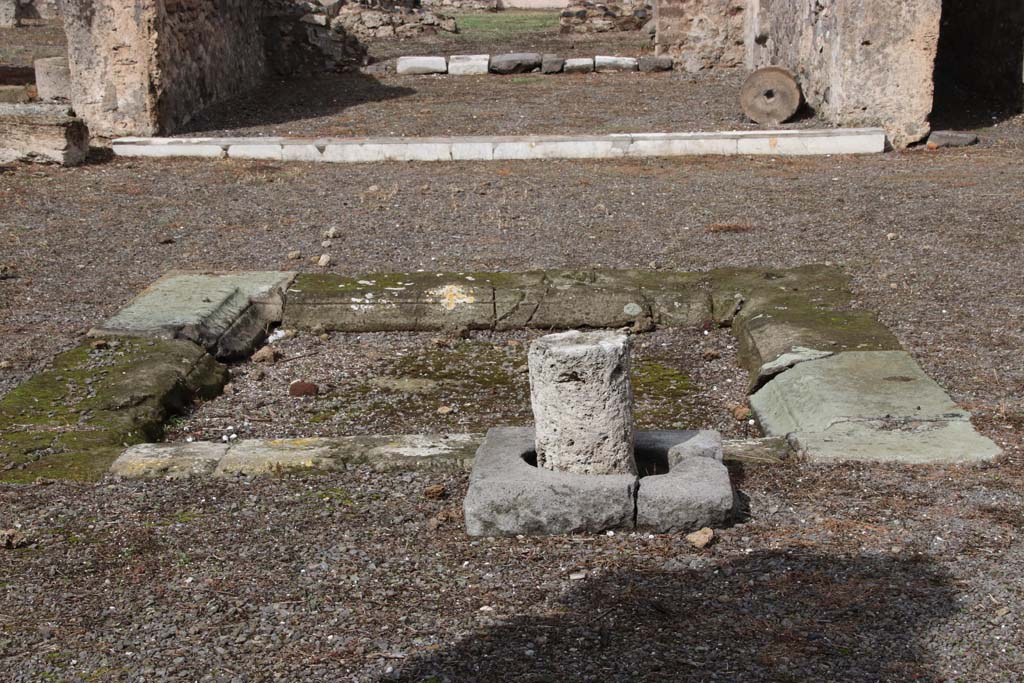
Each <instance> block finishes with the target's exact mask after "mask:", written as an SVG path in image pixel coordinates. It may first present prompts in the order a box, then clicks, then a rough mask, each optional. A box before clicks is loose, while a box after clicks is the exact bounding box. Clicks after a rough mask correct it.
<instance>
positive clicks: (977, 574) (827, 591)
mask: <svg viewBox="0 0 1024 683" xmlns="http://www.w3.org/2000/svg"><path fill="white" fill-rule="evenodd" d="M673 77H675V76H673ZM638 82H639V79H638ZM624 101H627V102H631V103H632V102H635V101H636V99H635V98H629V99H626V100H624ZM631 106H632V105H631ZM618 107H619V108H620V109H621V102H620V103H618ZM634 109H643V106H642V105H637V106H635V107H634ZM437 112H438V113H437V116H436V117H435V121H436V123H435V125H434V128H435V129H437V130H440V129H442V128H443V126H444V125H446V124H445V123H443V122H444V121H445V120H446V118H447V114H446V113H445V112H444V111H443V110H442V109H441V108H438V109H437ZM442 114H444V115H442ZM403 125H404V124H403ZM979 132H980V134H981V136H982V144H981V145H980V146H978V147H974V148H970V149H966V150H948V151H939V152H927V151H923V150H920V151H912V152H904V153H892V154H886V155H881V156H871V157H859V158H851V157H833V158H806V159H774V158H722V159H715V158H707V159H673V160H653V159H652V160H638V161H605V162H517V163H491V164H483V163H480V164H477V163H464V164H453V165H441V164H372V165H360V166H331V165H303V164H274V163H260V162H244V163H239V162H207V161H175V162H134V161H124V160H119V161H111V162H105V163H101V162H97V163H94V164H91V165H88V166H85V167H82V168H78V169H71V170H64V169H54V168H35V167H28V166H17V167H11V168H8V169H4V170H3V171H0V265H3V266H7V269H6V270H2V269H0V271H2V272H3V273H4V276H3V277H0V339H2V340H3V343H2V344H0V394H2V393H4V392H6V391H8V390H10V388H11V387H13V386H14V385H15V384H16V383H18V382H19V381H21V380H23V379H24V378H26V377H27V376H28V375H29V373H31V372H32V371H34V370H37V369H39V368H41V367H43V366H44V365H45V364H46V363H47V361H48V360H49V359H50V358H51V357H52V356H53V355H54V354H55V353H57V352H58V351H60V350H62V349H65V348H67V347H69V346H70V345H72V344H74V343H76V342H77V341H78V340H79V339H80V338H81V336H82V334H83V333H84V331H85V330H86V329H88V328H89V326H91V325H93V324H95V323H96V321H98V320H102V319H103V318H104V317H105V316H108V315H110V314H112V313H113V312H115V311H116V310H117V309H118V308H120V307H121V306H122V305H123V304H124V303H125V302H126V301H127V300H128V299H130V298H131V297H132V296H134V295H135V294H136V293H137V292H138V291H139V290H141V289H142V288H143V287H145V286H146V285H147V284H149V283H150V282H152V280H154V279H155V278H156V277H158V276H160V275H162V274H164V273H166V272H168V271H171V270H174V269H274V268H288V269H293V268H296V267H298V268H299V269H302V270H310V271H315V270H318V269H317V268H315V267H314V266H313V265H311V264H309V263H306V262H295V261H290V260H288V259H287V254H288V252H289V251H291V250H293V249H299V250H301V251H302V252H303V253H305V254H308V255H318V254H319V253H320V252H321V251H323V250H325V251H328V252H329V253H331V255H332V257H333V260H332V265H331V267H330V268H329V270H331V271H335V272H340V273H345V274H358V273H361V272H368V271H388V270H415V269H418V268H424V269H429V270H468V269H474V270H488V269H496V270H526V269H535V268H545V267H573V268H582V267H587V266H605V267H640V268H648V267H658V268H665V269H674V270H707V269H710V268H714V267H720V266H764V267H773V268H782V267H791V266H797V265H802V264H807V263H823V262H828V263H832V264H835V265H836V266H837V267H841V268H843V269H844V270H846V272H848V273H849V274H850V275H851V276H852V285H853V290H854V294H855V296H856V304H857V305H858V306H860V307H863V308H866V309H871V310H874V311H877V312H878V313H879V314H880V316H881V318H882V320H883V322H885V323H886V324H887V325H889V326H890V327H891V328H892V329H893V331H894V332H895V334H896V335H897V337H898V338H899V340H900V341H901V343H902V344H903V345H904V346H905V347H906V348H907V349H908V350H909V351H910V352H911V353H912V354H913V355H914V357H915V358H916V359H917V360H918V362H920V363H921V364H922V366H923V367H924V368H925V370H926V371H927V372H928V373H929V374H930V375H931V376H933V377H935V378H936V379H937V380H938V382H939V383H940V384H941V385H942V386H943V387H944V388H946V389H947V390H948V391H949V392H950V393H951V394H952V395H953V397H954V398H955V399H956V400H957V401H959V402H960V403H962V404H963V405H964V406H965V407H967V408H968V409H970V410H972V411H973V412H974V415H975V420H974V421H975V424H976V426H977V427H978V429H979V430H980V431H981V432H982V433H984V434H985V435H987V436H989V437H991V438H992V439H994V440H995V441H996V442H997V443H999V444H1000V445H1001V446H1002V447H1003V448H1004V449H1005V455H1004V456H1003V457H1002V458H1001V459H1000V460H999V461H998V463H996V464H995V465H992V466H987V467H981V468H958V467H919V468H900V467H889V466H864V465H853V464H844V465H835V466H826V465H811V464H806V463H801V462H791V463H788V464H784V465H776V466H750V465H748V466H745V467H734V469H733V477H734V481H735V482H736V484H737V486H738V487H739V489H740V490H741V491H742V492H743V493H744V494H745V495H747V496H749V497H750V515H751V517H750V519H749V520H748V521H746V522H745V523H743V524H740V525H737V526H734V527H732V528H729V529H726V530H722V531H720V532H719V534H718V535H719V538H718V541H717V542H716V543H714V544H712V545H711V546H710V547H709V548H708V549H705V550H703V551H697V550H696V549H694V548H692V547H691V546H690V545H689V544H688V543H687V542H686V541H685V539H684V538H683V537H682V536H680V535H657V536H654V537H653V538H652V537H649V536H647V535H642V534H637V535H633V534H628V533H627V534H622V533H619V534H615V535H614V536H596V537H569V538H550V539H545V538H522V539H476V540H473V539H469V538H467V537H466V536H465V534H464V531H463V527H462V525H461V499H462V496H463V494H464V493H465V487H466V485H467V477H466V476H464V475H450V476H444V475H436V474H435V475H426V474H379V473H373V472H370V471H367V470H364V469H360V468H355V469H352V470H349V471H346V472H341V473H335V474H330V475H324V476H320V477H310V478H300V477H294V478H293V477H285V478H264V479H259V480H254V481H247V480H238V481H235V480H217V481H194V482H176V483H174V482H154V483H149V484H143V483H115V482H103V483H100V484H98V485H74V484H68V483H52V484H46V483H41V484H37V485H33V486H26V487H17V486H0V529H17V530H18V531H19V532H20V533H22V534H24V535H25V536H27V537H28V538H29V539H30V540H31V543H30V545H28V546H27V547H22V548H18V549H3V550H0V679H3V680H5V681H6V680H11V681H38V680H47V679H55V680H62V679H64V680H94V681H95V680H104V681H108V680H109V681H137V680H143V679H145V680H205V681H241V680H287V681H309V680H313V681H316V680H324V681H339V680H353V681H381V680H408V681H424V680H431V679H433V680H437V681H444V680H448V681H474V680H479V681H491V680H494V681H501V680H516V681H530V680H534V681H541V680H552V679H556V678H557V679H563V680H569V681H636V680H645V681H657V680H666V681H667V680H672V681H709V680H720V681H735V680H752V681H768V680H771V681H787V680H789V681H805V680H840V681H865V682H866V681H880V680H884V681H912V680H913V681H971V682H978V683H988V682H990V681H1002V680H1014V678H1015V677H1018V676H1019V674H1018V672H1020V671H1022V670H1024V632H1022V625H1021V619H1022V614H1024V594H1022V592H1021V589H1020V586H1021V583H1020V577H1021V575H1022V573H1024V543H1022V538H1021V534H1022V530H1024V516H1022V514H1021V510H1022V509H1024V498H1022V493H1021V492H1022V491H1024V476H1022V471H1024V405H1022V396H1024V360H1022V358H1021V355H1020V349H1021V348H1024V298H1022V297H1024V295H1022V292H1021V288H1020V286H1019V282H1020V264H1021V263H1022V262H1024V233H1022V232H1021V230H1020V216H1021V215H1022V213H1024V211H1022V210H1024V184H1022V183H1021V170H1020V169H1021V162H1020V159H1021V154H1022V152H1024V118H1020V117H1018V118H1015V119H1010V120H1005V121H1001V122H1000V123H999V124H998V125H997V126H994V127H988V128H984V129H981V130H980V131H979ZM373 187H376V188H377V189H376V190H374V191H371V188H373ZM722 225H732V226H743V228H742V229H738V228H737V229H730V230H723V229H721V228H720V227H716V226H722ZM328 228H334V229H335V231H336V232H337V234H338V237H336V238H335V239H334V240H333V243H332V245H331V247H329V248H326V249H325V248H323V247H321V246H320V243H321V240H322V239H323V237H322V232H323V231H324V230H326V229H328ZM657 334H662V332H661V331H658V332H656V333H655V335H657ZM380 338H381V340H382V346H381V348H380V349H379V351H380V352H381V353H383V354H384V356H383V357H382V359H381V360H380V361H373V360H372V359H368V358H363V357H362V356H360V351H359V349H358V347H357V348H355V349H353V348H342V347H344V346H345V345H344V344H343V343H342V342H343V341H344V340H346V339H347V337H346V336H344V335H335V336H332V337H331V338H329V339H328V341H327V342H320V343H316V342H314V341H313V339H312V338H306V337H299V338H297V339H295V340H294V341H290V342H289V343H287V344H283V345H282V346H283V347H284V350H285V351H286V352H287V353H286V357H289V356H288V355H287V354H294V355H300V354H299V353H297V352H299V351H300V350H304V349H306V348H307V345H308V348H309V349H310V350H311V351H312V350H314V349H319V348H323V349H324V350H328V349H329V350H331V352H332V353H334V352H337V353H338V355H339V357H340V358H342V359H343V360H344V362H345V363H350V364H352V365H351V367H355V368H363V367H367V368H368V367H376V366H373V363H374V362H381V363H383V365H382V366H381V367H384V366H386V365H387V363H386V362H385V361H386V358H387V357H388V354H397V352H398V351H399V350H400V349H403V348H407V347H409V348H412V349H414V350H415V349H422V348H423V346H424V344H425V343H429V340H428V342H423V341H422V340H421V339H418V338H417V337H416V336H415V335H408V336H403V335H381V337H380ZM652 338H653V335H652ZM469 341H471V342H472V341H475V340H472V339H471V340H469ZM689 343H690V341H688V338H687V337H685V335H684V336H681V337H680V338H679V339H677V340H669V346H668V347H665V352H666V353H670V354H674V355H675V357H677V358H678V359H689V358H690V355H689V354H690V353H691V351H689V350H688V349H687V348H686V345H688V344H689ZM419 355H422V354H419ZM291 357H294V356H291ZM306 361H307V359H296V360H294V362H293V363H285V364H282V365H280V366H275V367H274V368H273V369H269V368H268V369H265V372H266V377H265V379H264V380H263V383H267V382H270V383H271V384H273V383H275V382H280V383H281V385H280V386H284V385H283V382H284V380H285V376H284V375H285V370H286V369H287V368H288V366H289V365H295V367H301V366H300V365H296V364H301V363H305V362H306ZM310 363H311V364H310V366H309V369H308V370H303V372H304V374H306V373H309V376H310V377H313V376H314V375H315V373H316V372H321V370H319V368H320V367H321V365H320V364H319V362H317V363H313V361H311V360H310ZM328 365H329V364H328ZM686 365H687V366H689V365H690V362H689V361H687V363H686ZM241 367H242V366H240V368H238V369H241ZM248 372H249V370H248V368H245V372H244V373H243V372H240V373H238V376H237V377H235V379H234V383H235V384H237V386H238V394H237V396H238V401H239V403H238V404H237V405H238V406H239V408H241V407H243V406H246V407H245V410H248V407H247V404H246V403H245V401H249V400H251V399H250V393H249V391H250V389H249V381H250V379H249V377H248V376H247V375H248ZM278 372H280V373H281V376H280V377H278V375H277V374H276V373H278ZM322 372H324V375H323V380H324V381H325V382H336V383H337V384H338V385H339V386H344V384H343V382H342V379H343V377H342V373H343V372H344V370H343V366H342V369H338V368H336V367H331V368H329V369H325V370H322ZM699 372H700V370H694V369H692V368H691V369H690V370H689V372H688V373H687V374H690V375H691V376H699V374H698V375H695V373H699ZM332 378H337V379H332ZM704 381H705V383H706V380H704ZM273 386H278V385H277V384H273ZM280 386H278V388H280ZM270 393H271V394H272V396H271V397H270V400H269V401H268V403H267V405H266V406H265V407H264V408H261V410H266V411H267V412H266V413H265V414H269V411H270V410H271V409H273V408H274V406H275V405H276V404H280V403H283V402H284V399H283V398H282V397H280V394H279V393H274V392H270ZM235 396H236V395H235V394H233V395H232V396H231V397H230V398H229V399H228V402H227V403H219V402H217V401H215V402H213V403H211V404H208V406H203V407H201V408H200V409H199V411H198V412H197V413H196V414H195V417H194V418H191V419H196V420H199V418H200V417H201V416H203V415H205V414H206V413H205V412H204V411H207V410H213V409H214V408H215V407H216V406H217V405H233V404H232V403H231V402H232V401H234V400H235ZM431 407H433V405H432V404H431ZM435 410H436V409H435ZM504 410H509V409H508V408H505V407H502V408H501V411H504ZM501 411H499V412H498V413H495V416H496V417H501V416H502V413H501ZM239 413H240V414H244V412H243V411H242V410H239ZM281 414H282V417H283V419H285V420H286V423H285V424H287V425H289V427H288V428H289V429H292V428H294V429H296V430H298V429H299V428H300V427H301V428H302V430H303V434H308V431H307V427H308V420H306V421H305V422H306V424H303V419H301V418H302V416H301V415H300V414H299V413H293V412H290V411H284V410H283V411H282V413H281ZM464 414H465V413H463V415H464ZM505 414H507V413H505ZM452 415H454V417H451V416H452ZM459 415H460V413H459V412H454V413H451V414H449V416H448V417H446V418H444V419H446V420H458V419H459ZM232 417H236V416H234V415H232ZM380 417H381V422H380V425H381V426H382V427H383V426H388V427H390V426H391V425H397V424H400V423H399V422H390V423H389V422H387V421H386V420H394V418H393V417H391V416H385V415H383V414H382V415H381V416H380ZM427 417H428V413H427V412H426V408H424V412H423V413H416V412H415V411H414V412H413V413H412V414H411V419H413V420H422V421H426V420H427ZM385 418H386V419H385ZM221 419H222V418H219V417H218V418H216V420H214V421H212V422H211V426H210V427H209V429H210V430H212V431H213V434H212V436H214V437H216V436H218V433H217V431H216V430H217V429H220V428H221V425H223V424H224V423H223V422H220V421H217V420H221ZM236 419H237V418H236ZM331 419H332V420H333V419H334V418H331ZM360 419H362V418H360ZM439 419H440V418H434V421H435V422H436V421H437V420H439ZM479 419H481V420H484V419H485V417H484V415H483V414H482V413H481V416H480V418H479ZM488 419H489V418H488ZM211 420H213V416H211ZM375 420H376V418H367V419H365V420H363V421H362V422H358V421H352V422H351V423H348V424H351V425H353V429H354V428H355V426H361V428H366V429H367V430H371V429H373V428H374V425H375V424H377V423H376V421H375ZM196 424H197V425H198V426H197V427H196V429H204V428H205V427H204V426H203V425H202V424H201V423H199V422H197V423H196ZM253 424H254V425H263V424H265V423H253ZM312 424H314V425H315V424H317V423H315V422H314V423H312ZM320 424H327V425H329V426H330V427H331V428H332V429H333V428H334V424H335V423H334V422H332V421H330V420H328V421H327V422H323V423H320ZM341 424H342V423H341V422H340V419H339V422H338V425H339V427H340V425H341ZM293 426H294V427H293ZM455 426H456V425H455V424H453V425H452V427H453V428H454V427H455ZM261 428H262V426H261ZM268 429H270V428H268ZM401 431H406V430H401ZM268 433H269V431H268ZM439 483H440V484H444V485H445V488H446V490H447V491H448V493H449V496H448V498H446V499H443V500H435V499H433V498H426V497H425V496H424V491H425V489H426V488H427V487H428V486H431V485H435V484H439ZM581 575H582V576H583V577H584V578H582V579H579V580H573V579H572V578H570V577H574V576H576V577H578V576H581Z"/></svg>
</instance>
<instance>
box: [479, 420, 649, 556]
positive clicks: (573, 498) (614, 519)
mask: <svg viewBox="0 0 1024 683" xmlns="http://www.w3.org/2000/svg"><path fill="white" fill-rule="evenodd" d="M533 452H534V433H533V429H532V428H529V427H500V428H495V429H491V430H490V431H489V432H488V433H487V437H486V439H485V440H484V443H483V444H482V445H481V446H480V448H479V450H478V451H477V454H476V458H475V460H474V462H473V472H472V474H471V475H470V480H469V491H468V492H467V493H466V498H465V500H464V501H463V511H464V513H465V518H466V532H467V533H468V534H469V535H470V536H514V535H518V534H528V535H538V534H572V533H580V532H590V533H597V532H600V531H604V530H607V529H629V528H632V526H633V510H634V494H635V492H636V477H635V476H632V475H628V474H605V475H586V474H572V473H567V472H552V471H550V470H546V469H543V468H539V467H535V466H533V465H531V464H530V463H529V462H527V458H530V457H532V454H533Z"/></svg>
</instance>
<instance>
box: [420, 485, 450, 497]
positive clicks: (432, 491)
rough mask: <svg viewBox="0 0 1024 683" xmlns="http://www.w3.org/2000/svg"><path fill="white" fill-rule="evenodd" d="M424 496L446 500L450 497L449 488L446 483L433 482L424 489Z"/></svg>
mask: <svg viewBox="0 0 1024 683" xmlns="http://www.w3.org/2000/svg"><path fill="white" fill-rule="evenodd" d="M423 497H424V498H428V499H430V500H444V499H445V498H447V497H448V489H447V488H446V487H445V485H444V484H432V485H430V486H428V487H427V488H425V489H423Z"/></svg>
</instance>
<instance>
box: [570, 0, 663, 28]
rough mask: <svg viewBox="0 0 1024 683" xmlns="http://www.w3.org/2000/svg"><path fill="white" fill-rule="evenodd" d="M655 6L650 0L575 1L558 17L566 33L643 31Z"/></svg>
mask: <svg viewBox="0 0 1024 683" xmlns="http://www.w3.org/2000/svg"><path fill="white" fill-rule="evenodd" d="M652 15H653V9H652V8H651V5H650V4H648V2H647V0H623V1H622V2H609V3H600V2H590V0H583V1H582V2H573V3H572V4H570V5H569V6H568V7H566V8H565V9H564V10H562V15H561V17H560V18H559V20H558V23H559V25H560V26H561V29H560V30H561V32H562V33H604V32H607V31H639V30H640V29H642V28H643V27H644V25H645V24H647V22H648V21H650V19H651V16H652Z"/></svg>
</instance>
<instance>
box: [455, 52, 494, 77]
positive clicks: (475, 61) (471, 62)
mask: <svg viewBox="0 0 1024 683" xmlns="http://www.w3.org/2000/svg"><path fill="white" fill-rule="evenodd" d="M490 63H491V56H490V55H452V56H451V57H449V58H448V73H449V74H451V75H452V76H479V75H482V74H486V73H487V72H488V69H489V68H490Z"/></svg>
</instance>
